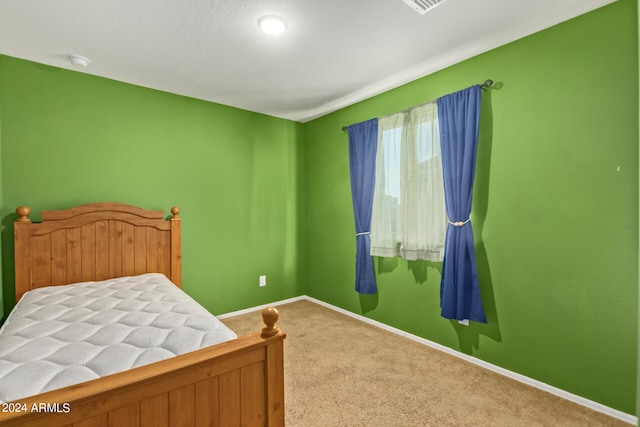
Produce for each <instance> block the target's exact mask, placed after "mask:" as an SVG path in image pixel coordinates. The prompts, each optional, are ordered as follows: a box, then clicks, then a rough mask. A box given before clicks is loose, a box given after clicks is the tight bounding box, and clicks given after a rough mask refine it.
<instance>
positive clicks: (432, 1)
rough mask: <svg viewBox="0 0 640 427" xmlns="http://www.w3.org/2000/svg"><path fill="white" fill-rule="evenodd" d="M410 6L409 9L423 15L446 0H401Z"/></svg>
mask: <svg viewBox="0 0 640 427" xmlns="http://www.w3.org/2000/svg"><path fill="white" fill-rule="evenodd" d="M402 1H403V2H405V3H406V4H408V5H409V7H411V9H413V10H415V11H416V12H418V13H419V14H420V15H424V14H425V13H427V12H429V11H430V10H432V9H433V8H435V7H436V6H438V5H440V4H442V3H444V2H445V1H446V0H402Z"/></svg>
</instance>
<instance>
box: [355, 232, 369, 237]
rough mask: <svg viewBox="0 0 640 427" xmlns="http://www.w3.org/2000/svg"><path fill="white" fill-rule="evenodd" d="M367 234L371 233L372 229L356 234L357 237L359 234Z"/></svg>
mask: <svg viewBox="0 0 640 427" xmlns="http://www.w3.org/2000/svg"><path fill="white" fill-rule="evenodd" d="M365 234H371V232H370V231H363V232H362V233H357V234H356V237H358V236H364V235H365Z"/></svg>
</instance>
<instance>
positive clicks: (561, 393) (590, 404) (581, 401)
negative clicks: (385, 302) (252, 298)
mask: <svg viewBox="0 0 640 427" xmlns="http://www.w3.org/2000/svg"><path fill="white" fill-rule="evenodd" d="M301 300H307V301H311V302H313V303H315V304H318V305H321V306H323V307H326V308H329V309H331V310H334V311H337V312H338V313H342V314H344V315H346V316H349V317H352V318H354V319H358V320H360V321H362V322H365V323H368V324H370V325H373V326H377V327H378V328H381V329H384V330H387V331H389V332H393V333H395V334H398V335H400V336H403V337H405V338H408V339H410V340H412V341H416V342H418V343H420V344H424V345H426V346H429V347H431V348H434V349H436V350H440V351H442V352H445V353H447V354H450V355H452V356H455V357H458V358H460V359H463V360H466V361H467V362H470V363H473V364H474V365H477V366H480V367H482V368H485V369H488V370H490V371H493V372H496V373H498V374H501V375H504V376H506V377H508V378H511V379H513V380H515V381H519V382H521V383H524V384H527V385H530V386H532V387H535V388H537V389H540V390H543V391H546V392H547V393H551V394H553V395H555V396H558V397H561V398H563V399H566V400H569V401H571V402H574V403H577V404H578V405H582V406H585V407H587V408H589V409H592V410H594V411H597V412H600V413H603V414H605V415H608V416H610V417H613V418H616V419H618V420H621V421H624V422H626V423H629V424H631V425H638V417H635V416H633V415H630V414H627V413H626V412H622V411H619V410H617V409H613V408H610V407H608V406H606V405H603V404H601V403H598V402H594V401H593V400H589V399H585V398H584V397H581V396H578V395H576V394H573V393H569V392H568V391H565V390H562V389H559V388H557V387H554V386H552V385H549V384H546V383H543V382H541V381H538V380H534V379H533V378H529V377H527V376H525V375H521V374H518V373H516V372H512V371H509V370H508V369H504V368H501V367H500V366H497V365H493V364H491V363H489V362H485V361H484V360H481V359H478V358H477V357H473V356H470V355H468V354H465V353H461V352H459V351H457V350H454V349H452V348H449V347H446V346H443V345H442V344H438V343H436V342H433V341H429V340H427V339H425V338H422V337H419V336H417V335H414V334H410V333H408V332H405V331H403V330H401V329H398V328H394V327H393V326H389V325H386V324H384V323H382V322H378V321H377V320H373V319H370V318H368V317H365V316H362V315H359V314H356V313H352V312H351V311H348V310H345V309H343V308H340V307H336V306H335V305H331V304H329V303H326V302H324V301H321V300H318V299H315V298H313V297H310V296H307V295H303V296H299V297H295V298H290V299H286V300H282V301H276V302H273V303H271V304H264V305H261V306H257V307H252V308H247V309H245V310H239V311H234V312H231V313H225V314H223V315H220V316H217V317H218V318H220V319H224V318H227V317H232V316H238V315H240V314H246V313H252V312H254V311H257V310H262V309H264V308H266V307H269V306H278V305H283V304H288V303H291V302H295V301H301ZM285 332H286V331H285Z"/></svg>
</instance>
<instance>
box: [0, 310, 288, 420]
mask: <svg viewBox="0 0 640 427" xmlns="http://www.w3.org/2000/svg"><path fill="white" fill-rule="evenodd" d="M262 317H263V320H264V322H265V324H266V326H265V328H264V329H263V330H262V331H261V332H257V333H255V334H252V335H248V336H244V337H240V338H238V339H235V340H233V341H228V342H225V343H222V344H218V345H215V346H212V347H208V348H204V349H201V350H198V351H194V352H191V353H188V354H184V355H181V356H177V357H174V358H171V359H167V360H163V361H161V362H157V363H153V364H150V365H146V366H141V367H139V368H135V369H132V370H129V371H126V372H122V373H119V374H114V375H110V376H107V377H103V378H99V379H96V380H92V381H88V382H85V383H82V384H78V385H74V386H69V387H65V388H62V389H59V390H54V391H51V392H47V393H43V394H40V395H37V396H33V397H29V398H26V399H23V400H21V401H15V402H11V403H4V404H0V405H1V406H0V426H14V425H15V426H18V425H19V426H47V427H52V426H73V427H85V426H113V427H125V426H151V427H161V426H222V427H229V426H284V367H283V343H284V342H283V340H284V338H285V334H284V333H283V332H281V331H280V330H279V329H278V327H277V326H275V324H276V321H277V318H278V313H277V310H276V309H274V308H268V309H265V310H264V311H263V313H262Z"/></svg>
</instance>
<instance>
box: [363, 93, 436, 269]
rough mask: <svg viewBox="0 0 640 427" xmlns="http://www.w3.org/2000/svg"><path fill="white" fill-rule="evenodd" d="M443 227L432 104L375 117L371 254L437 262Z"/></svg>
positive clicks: (433, 107)
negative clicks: (376, 135) (375, 146)
mask: <svg viewBox="0 0 640 427" xmlns="http://www.w3.org/2000/svg"><path fill="white" fill-rule="evenodd" d="M446 226H447V219H446V213H445V204H444V185H443V181H442V160H441V157H440V135H439V129H438V108H437V105H436V103H435V102H432V103H429V104H425V105H421V106H418V107H415V108H412V109H410V110H407V111H403V112H400V113H397V114H393V115H391V116H387V117H383V118H381V119H379V122H378V153H377V159H376V185H375V191H374V197H373V213H372V219H371V255H373V256H383V257H394V256H400V257H402V258H404V259H407V260H416V259H423V260H429V261H442V259H443V254H444V238H445V233H446Z"/></svg>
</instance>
